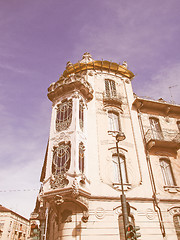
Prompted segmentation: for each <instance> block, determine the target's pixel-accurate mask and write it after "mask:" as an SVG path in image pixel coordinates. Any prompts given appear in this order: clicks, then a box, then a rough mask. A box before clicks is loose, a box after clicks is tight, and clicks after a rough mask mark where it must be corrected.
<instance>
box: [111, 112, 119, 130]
mask: <svg viewBox="0 0 180 240" xmlns="http://www.w3.org/2000/svg"><path fill="white" fill-rule="evenodd" d="M108 120H109V131H118V132H119V131H120V122H119V114H118V113H115V112H111V111H109V112H108Z"/></svg>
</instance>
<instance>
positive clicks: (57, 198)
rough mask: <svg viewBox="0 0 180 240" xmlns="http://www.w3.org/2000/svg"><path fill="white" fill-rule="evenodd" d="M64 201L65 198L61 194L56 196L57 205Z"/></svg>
mask: <svg viewBox="0 0 180 240" xmlns="http://www.w3.org/2000/svg"><path fill="white" fill-rule="evenodd" d="M63 202H64V199H63V197H62V196H61V195H56V196H55V197H54V203H55V204H56V205H61V204H62V203H63Z"/></svg>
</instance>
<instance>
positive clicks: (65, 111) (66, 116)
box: [56, 100, 72, 131]
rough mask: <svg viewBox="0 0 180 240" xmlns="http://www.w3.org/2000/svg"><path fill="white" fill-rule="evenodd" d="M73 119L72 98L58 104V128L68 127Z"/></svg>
mask: <svg viewBox="0 0 180 240" xmlns="http://www.w3.org/2000/svg"><path fill="white" fill-rule="evenodd" d="M71 121H72V100H65V101H64V102H62V103H61V104H59V105H58V106H57V116H56V130H57V131H63V130H66V129H68V127H69V126H70V124H71Z"/></svg>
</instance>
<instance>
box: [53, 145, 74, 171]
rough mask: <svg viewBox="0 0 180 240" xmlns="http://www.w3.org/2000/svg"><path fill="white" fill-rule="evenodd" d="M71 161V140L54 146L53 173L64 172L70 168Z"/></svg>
mask: <svg viewBox="0 0 180 240" xmlns="http://www.w3.org/2000/svg"><path fill="white" fill-rule="evenodd" d="M70 161H71V145H70V142H69V143H67V144H65V143H64V142H63V143H61V144H59V146H58V147H56V148H54V153H53V162H52V173H53V174H55V175H56V174H64V173H65V172H67V171H68V170H69V168H70Z"/></svg>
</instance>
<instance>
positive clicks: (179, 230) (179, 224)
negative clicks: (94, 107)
mask: <svg viewBox="0 0 180 240" xmlns="http://www.w3.org/2000/svg"><path fill="white" fill-rule="evenodd" d="M173 222H174V227H175V230H176V234H177V239H178V240H180V214H177V215H174V216H173Z"/></svg>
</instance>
